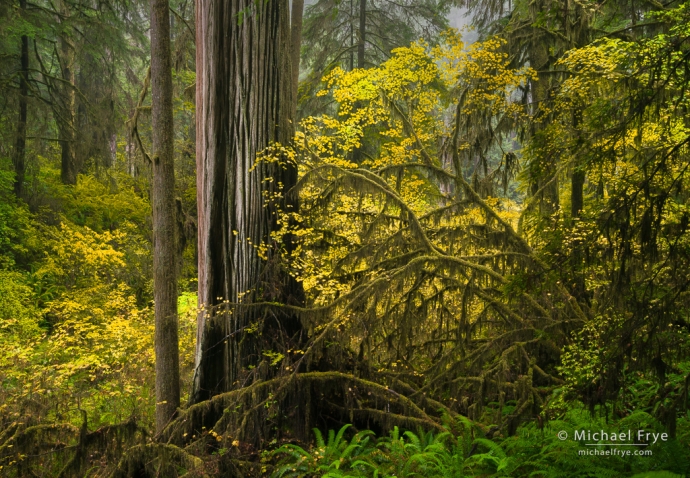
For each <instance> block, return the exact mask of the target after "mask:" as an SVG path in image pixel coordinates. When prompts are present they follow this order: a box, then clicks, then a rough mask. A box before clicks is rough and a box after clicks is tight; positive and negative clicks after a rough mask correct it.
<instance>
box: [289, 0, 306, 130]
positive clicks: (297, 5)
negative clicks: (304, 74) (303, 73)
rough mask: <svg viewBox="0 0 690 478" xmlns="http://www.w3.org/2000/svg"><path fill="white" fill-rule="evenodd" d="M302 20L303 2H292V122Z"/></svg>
mask: <svg viewBox="0 0 690 478" xmlns="http://www.w3.org/2000/svg"><path fill="white" fill-rule="evenodd" d="M303 18H304V0H292V15H291V18H290V21H291V24H290V35H291V39H290V56H291V59H292V64H291V67H292V93H293V95H292V120H293V121H297V99H298V98H297V90H298V88H299V63H300V54H301V51H302V19H303Z"/></svg>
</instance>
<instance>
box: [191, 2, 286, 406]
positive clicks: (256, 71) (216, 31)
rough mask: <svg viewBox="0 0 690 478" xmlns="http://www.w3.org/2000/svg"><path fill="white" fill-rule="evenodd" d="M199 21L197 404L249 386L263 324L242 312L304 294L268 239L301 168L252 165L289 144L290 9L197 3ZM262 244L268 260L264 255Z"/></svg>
mask: <svg viewBox="0 0 690 478" xmlns="http://www.w3.org/2000/svg"><path fill="white" fill-rule="evenodd" d="M196 19H197V29H196V31H197V42H196V47H197V82H196V88H197V90H196V91H197V102H196V108H197V127H196V131H197V203H198V218H199V219H198V221H199V245H198V248H199V305H200V307H201V313H200V315H199V318H198V332H197V350H196V370H195V377H194V386H193V387H194V388H193V393H192V396H191V401H192V402H198V401H201V400H204V399H206V398H208V397H210V396H212V395H215V394H217V393H219V392H222V391H226V390H229V389H231V388H233V387H236V386H240V385H242V384H241V383H239V381H240V377H244V376H246V375H247V373H248V371H249V369H250V368H253V366H256V365H257V364H258V363H259V362H260V359H261V353H262V350H261V348H260V346H259V345H258V341H259V340H260V338H261V335H262V334H263V331H262V330H259V331H258V332H257V331H253V330H252V332H253V333H250V332H249V330H250V325H255V324H257V323H261V322H262V320H261V319H263V318H264V317H261V316H260V315H259V313H258V311H257V310H258V309H256V308H251V307H247V306H246V305H245V304H250V303H252V302H256V301H266V300H271V301H275V302H282V303H289V302H291V301H292V302H294V301H295V298H294V297H291V295H293V294H296V295H299V291H296V286H295V284H294V281H292V284H291V283H290V282H291V281H290V280H289V279H288V278H286V276H281V274H280V273H278V272H276V270H275V269H274V268H272V267H271V265H272V264H273V263H274V262H275V261H273V260H272V259H271V257H272V256H273V249H274V246H275V245H274V244H272V242H271V238H270V233H271V231H274V230H275V229H276V227H277V224H276V210H275V206H276V204H275V203H274V202H273V201H272V199H273V198H274V197H275V196H274V194H275V193H277V192H278V190H279V189H280V187H281V186H282V188H283V189H285V190H286V189H289V188H290V187H291V185H292V184H294V183H295V181H296V170H295V168H294V167H293V166H292V165H290V164H285V165H282V166H281V165H279V164H277V163H269V162H259V163H257V164H256V165H255V159H256V154H257V152H259V151H261V150H262V149H264V148H265V147H267V146H269V144H271V143H272V142H280V143H282V144H286V143H288V142H289V141H290V140H291V136H292V127H291V123H290V114H291V111H292V105H291V99H292V95H293V92H292V89H291V77H292V72H291V69H290V56H291V55H290V30H289V6H288V1H287V0H271V1H269V2H254V1H252V0H200V1H198V2H197V14H196ZM265 203H268V204H265ZM282 207H288V205H287V204H283V205H282ZM261 244H264V245H267V246H268V250H267V254H268V258H266V256H264V259H261V258H260V257H259V255H258V254H257V250H256V248H257V247H258V246H259V245H261ZM222 304H226V305H225V306H221V305H222ZM235 304H241V305H240V306H236V305H235ZM273 319H276V318H275V317H273ZM273 319H272V320H273ZM276 320H277V321H278V322H280V319H276ZM274 323H275V320H274ZM279 326H280V325H279Z"/></svg>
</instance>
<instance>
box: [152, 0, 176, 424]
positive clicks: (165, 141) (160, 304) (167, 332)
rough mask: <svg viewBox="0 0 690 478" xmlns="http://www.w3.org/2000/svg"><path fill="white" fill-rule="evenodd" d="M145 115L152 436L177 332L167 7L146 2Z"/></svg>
mask: <svg viewBox="0 0 690 478" xmlns="http://www.w3.org/2000/svg"><path fill="white" fill-rule="evenodd" d="M151 96H152V104H151V112H152V128H153V150H152V157H151V163H152V165H153V181H152V183H153V184H152V188H151V192H152V202H153V287H154V292H153V294H154V304H155V321H156V338H155V347H156V430H157V431H158V432H161V431H162V430H163V428H165V426H166V425H167V424H168V423H169V422H170V420H171V419H172V418H173V416H174V415H175V413H176V411H177V408H178V407H179V406H180V365H179V346H178V332H177V328H178V326H177V266H178V263H177V260H176V257H177V253H178V251H177V246H176V237H177V223H176V219H175V213H176V206H175V196H174V194H175V170H174V165H175V163H174V156H173V154H174V151H173V149H174V146H175V140H174V125H173V82H172V61H171V53H170V7H169V4H168V1H167V0H152V1H151Z"/></svg>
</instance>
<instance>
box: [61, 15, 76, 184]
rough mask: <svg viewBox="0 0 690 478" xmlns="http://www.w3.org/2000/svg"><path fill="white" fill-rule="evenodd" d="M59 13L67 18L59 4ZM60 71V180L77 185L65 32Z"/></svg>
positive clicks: (69, 60) (72, 97)
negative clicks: (61, 81) (61, 82)
mask: <svg viewBox="0 0 690 478" xmlns="http://www.w3.org/2000/svg"><path fill="white" fill-rule="evenodd" d="M61 12H62V14H63V16H64V18H69V11H68V9H67V6H66V4H65V3H64V2H61ZM59 45H60V69H61V70H62V80H63V84H62V86H61V87H60V89H61V93H60V105H59V107H58V109H57V111H58V118H57V125H58V138H59V139H60V148H61V161H60V165H61V171H60V172H61V179H62V182H63V183H64V184H77V174H78V173H79V168H78V165H77V163H76V157H75V155H74V136H75V135H74V108H75V99H76V92H75V90H74V45H73V44H72V41H71V40H70V38H69V36H68V34H67V32H66V31H65V32H63V33H62V35H60V39H59Z"/></svg>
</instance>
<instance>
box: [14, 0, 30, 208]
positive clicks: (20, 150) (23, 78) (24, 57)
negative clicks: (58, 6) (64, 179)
mask: <svg viewBox="0 0 690 478" xmlns="http://www.w3.org/2000/svg"><path fill="white" fill-rule="evenodd" d="M19 8H20V9H21V10H22V14H23V13H24V12H25V10H26V0H19ZM21 45H22V46H21V53H20V63H21V70H20V71H19V121H18V122H17V142H16V145H15V148H14V157H13V158H12V163H13V164H14V173H15V177H14V193H15V194H16V195H17V197H21V195H22V193H23V191H24V174H25V172H26V119H27V114H26V110H27V96H28V95H29V82H28V77H29V37H27V36H26V35H22V38H21Z"/></svg>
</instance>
